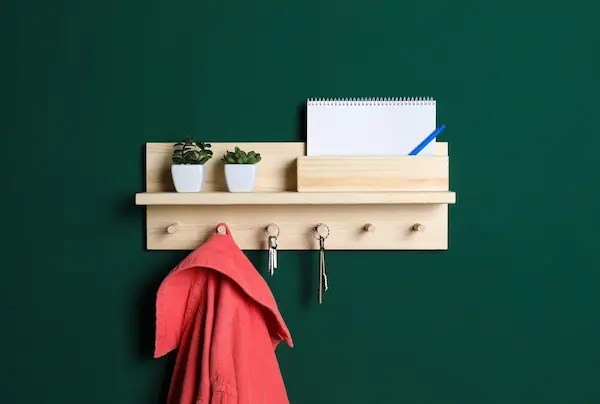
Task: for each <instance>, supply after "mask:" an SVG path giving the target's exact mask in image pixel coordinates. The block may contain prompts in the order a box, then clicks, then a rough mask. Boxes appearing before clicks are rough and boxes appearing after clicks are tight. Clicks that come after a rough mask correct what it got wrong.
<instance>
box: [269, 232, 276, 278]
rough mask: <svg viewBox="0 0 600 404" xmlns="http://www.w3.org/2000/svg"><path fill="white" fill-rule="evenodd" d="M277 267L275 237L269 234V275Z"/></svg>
mask: <svg viewBox="0 0 600 404" xmlns="http://www.w3.org/2000/svg"><path fill="white" fill-rule="evenodd" d="M276 269H277V237H275V236H269V273H270V274H271V276H272V275H273V274H274V273H275V270H276Z"/></svg>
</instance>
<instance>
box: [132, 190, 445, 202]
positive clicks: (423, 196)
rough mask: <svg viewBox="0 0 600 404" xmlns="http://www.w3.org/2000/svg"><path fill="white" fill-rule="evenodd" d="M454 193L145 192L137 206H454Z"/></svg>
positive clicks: (136, 197) (137, 200) (137, 197)
mask: <svg viewBox="0 0 600 404" xmlns="http://www.w3.org/2000/svg"><path fill="white" fill-rule="evenodd" d="M455 202H456V194H455V193H454V192H432V191H426V192H250V193H230V192H197V193H177V192H144V193H138V194H136V196H135V203H136V205H395V204H419V205H420V204H454V203H455Z"/></svg>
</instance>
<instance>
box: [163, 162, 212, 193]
mask: <svg viewBox="0 0 600 404" xmlns="http://www.w3.org/2000/svg"><path fill="white" fill-rule="evenodd" d="M204 172H205V168H204V165H202V164H173V165H171V175H172V176H173V184H174V185H175V190H176V191H177V192H200V190H201V189H202V186H204V178H205V176H204Z"/></svg>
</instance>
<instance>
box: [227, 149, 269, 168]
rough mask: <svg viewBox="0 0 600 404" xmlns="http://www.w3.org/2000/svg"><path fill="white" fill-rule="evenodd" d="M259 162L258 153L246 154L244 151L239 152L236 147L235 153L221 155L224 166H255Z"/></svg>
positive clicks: (228, 152)
mask: <svg viewBox="0 0 600 404" xmlns="http://www.w3.org/2000/svg"><path fill="white" fill-rule="evenodd" d="M260 160H261V157H260V153H256V152H254V151H250V152H248V153H247V154H246V152H245V151H243V150H240V148H239V147H237V146H236V147H235V151H233V152H230V151H227V152H226V153H225V154H224V155H223V162H224V163H225V164H256V163H258V162H259V161H260Z"/></svg>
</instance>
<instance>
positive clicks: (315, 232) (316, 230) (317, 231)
mask: <svg viewBox="0 0 600 404" xmlns="http://www.w3.org/2000/svg"><path fill="white" fill-rule="evenodd" d="M321 226H325V228H326V229H327V234H326V235H325V236H321V235H320V234H319V227H321ZM313 237H314V238H316V239H317V240H319V239H320V238H323V239H326V238H327V237H329V226H327V225H326V224H325V223H317V225H316V226H315V227H314V228H313Z"/></svg>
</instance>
